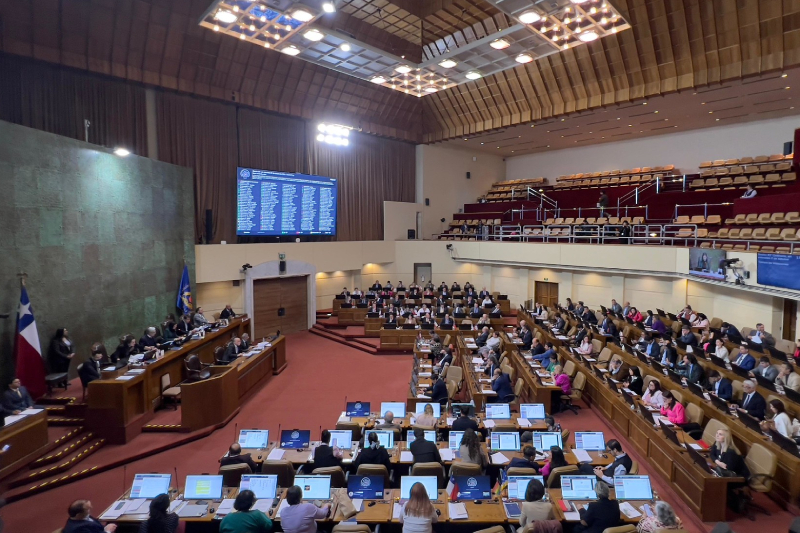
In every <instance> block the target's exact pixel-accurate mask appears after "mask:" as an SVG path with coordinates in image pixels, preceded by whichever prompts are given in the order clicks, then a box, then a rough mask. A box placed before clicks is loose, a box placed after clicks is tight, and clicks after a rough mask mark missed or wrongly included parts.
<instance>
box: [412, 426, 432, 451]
mask: <svg viewBox="0 0 800 533" xmlns="http://www.w3.org/2000/svg"><path fill="white" fill-rule="evenodd" d="M423 433H425V440H427V441H429V442H436V431H435V430H427V429H426V430H425V431H424V432H423ZM415 440H417V437H416V436H415V435H414V432H413V431H409V432H408V435H406V447H407V448H411V443H412V442H414V441H415Z"/></svg>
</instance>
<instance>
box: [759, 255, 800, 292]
mask: <svg viewBox="0 0 800 533" xmlns="http://www.w3.org/2000/svg"><path fill="white" fill-rule="evenodd" d="M758 283H759V285H772V286H773V287H783V288H784V289H793V290H796V291H800V256H796V255H783V254H758Z"/></svg>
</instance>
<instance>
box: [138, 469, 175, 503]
mask: <svg viewBox="0 0 800 533" xmlns="http://www.w3.org/2000/svg"><path fill="white" fill-rule="evenodd" d="M171 481H172V474H136V475H135V476H133V486H132V487H131V496H130V498H131V499H132V500H135V499H137V498H146V499H148V500H150V499H153V498H155V497H156V496H158V495H159V494H167V493H168V492H169V484H170V482H171Z"/></svg>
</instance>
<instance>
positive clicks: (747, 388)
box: [739, 379, 767, 420]
mask: <svg viewBox="0 0 800 533" xmlns="http://www.w3.org/2000/svg"><path fill="white" fill-rule="evenodd" d="M742 389H743V391H744V394H743V395H742V402H741V404H740V405H739V412H743V413H747V414H748V415H750V416H752V417H754V418H757V419H759V420H764V413H765V412H766V410H767V402H766V400H764V397H763V396H761V395H760V394H759V393H757V392H756V384H755V383H754V382H753V380H751V379H746V380H744V381H743V382H742Z"/></svg>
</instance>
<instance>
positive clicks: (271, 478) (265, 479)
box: [239, 474, 278, 500]
mask: <svg viewBox="0 0 800 533" xmlns="http://www.w3.org/2000/svg"><path fill="white" fill-rule="evenodd" d="M243 490H252V491H253V492H254V493H255V495H256V498H257V499H259V500H261V499H268V498H275V496H276V495H277V492H278V476H276V475H273V474H269V475H267V474H242V481H241V482H240V483H239V492H242V491H243Z"/></svg>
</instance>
